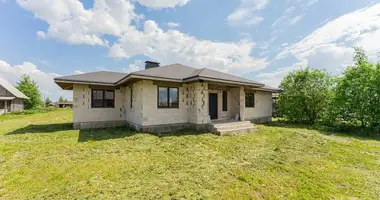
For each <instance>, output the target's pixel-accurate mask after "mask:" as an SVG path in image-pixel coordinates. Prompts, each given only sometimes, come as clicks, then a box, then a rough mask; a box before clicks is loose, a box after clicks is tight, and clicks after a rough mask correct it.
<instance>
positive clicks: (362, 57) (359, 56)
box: [354, 47, 368, 66]
mask: <svg viewBox="0 0 380 200" xmlns="http://www.w3.org/2000/svg"><path fill="white" fill-rule="evenodd" d="M354 51H355V53H354V62H355V65H356V66H358V65H360V64H362V63H367V62H368V57H367V55H366V54H365V51H364V49H363V48H361V47H355V48H354Z"/></svg>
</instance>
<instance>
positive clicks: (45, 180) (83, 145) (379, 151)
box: [0, 110, 380, 199]
mask: <svg viewBox="0 0 380 200" xmlns="http://www.w3.org/2000/svg"><path fill="white" fill-rule="evenodd" d="M70 121H71V111H70V110H58V111H52V112H49V113H41V114H33V115H17V116H16V115H8V116H0V199H357V198H358V199H380V140H379V139H378V138H360V137H352V136H349V135H339V134H331V133H324V132H320V131H316V130H312V129H306V128H290V127H279V126H276V124H274V125H267V126H263V125H258V126H257V127H258V131H257V132H254V133H247V134H244V135H242V136H231V137H220V136H215V135H212V134H196V133H192V132H186V133H185V132H184V133H178V134H172V135H165V136H161V137H158V136H154V135H151V134H144V133H137V132H134V131H131V130H127V129H126V128H117V129H101V130H85V131H79V130H72V128H71V124H70Z"/></svg>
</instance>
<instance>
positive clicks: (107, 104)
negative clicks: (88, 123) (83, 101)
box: [91, 89, 115, 108]
mask: <svg viewBox="0 0 380 200" xmlns="http://www.w3.org/2000/svg"><path fill="white" fill-rule="evenodd" d="M91 107H92V108H114V107H115V91H114V90H98V89H97V90H92V99H91Z"/></svg>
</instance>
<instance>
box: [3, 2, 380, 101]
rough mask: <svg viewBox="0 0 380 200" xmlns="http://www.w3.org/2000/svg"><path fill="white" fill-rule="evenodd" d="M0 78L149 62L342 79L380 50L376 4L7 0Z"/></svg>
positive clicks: (49, 84) (46, 92)
mask: <svg viewBox="0 0 380 200" xmlns="http://www.w3.org/2000/svg"><path fill="white" fill-rule="evenodd" d="M0 27H1V28H0V77H2V78H5V79H6V80H8V81H9V82H11V83H12V84H16V82H17V81H18V79H19V77H20V75H22V74H29V75H30V76H31V77H32V78H33V79H34V80H35V81H36V82H37V83H38V85H39V88H40V91H41V94H42V95H43V96H44V97H50V98H51V99H53V100H57V99H58V97H59V96H60V95H63V96H64V97H65V98H68V99H71V98H72V92H71V91H63V90H61V89H60V88H59V87H58V86H57V85H56V84H55V83H54V81H53V78H54V77H59V76H66V75H73V74H80V73H86V72H93V71H116V72H125V73H130V72H132V71H137V70H143V69H144V62H145V61H146V60H154V61H158V62H160V63H161V65H166V64H172V63H181V64H185V65H188V66H191V67H196V68H203V67H207V68H211V69H214V70H218V71H221V72H226V73H231V74H234V75H238V76H242V77H245V78H248V79H252V80H255V81H260V82H262V83H265V84H267V85H269V86H275V87H276V86H278V85H279V84H280V83H281V80H282V78H283V77H284V76H285V75H286V74H288V73H289V72H291V71H293V70H296V69H300V68H304V67H307V66H310V67H311V68H316V69H325V70H327V71H328V72H330V73H331V74H334V75H339V74H340V73H342V72H343V70H344V69H345V68H346V67H347V66H349V65H350V64H352V62H353V61H352V57H353V47H354V46H361V47H362V48H363V49H364V50H365V51H366V52H367V54H368V56H369V58H370V59H371V60H374V61H378V60H379V56H380V54H379V52H380V48H379V47H380V1H379V0H377V1H374V0H334V1H331V0H207V1H205V0H160V1H157V0H94V1H92V0H81V1H79V0H0Z"/></svg>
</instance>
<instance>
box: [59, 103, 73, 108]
mask: <svg viewBox="0 0 380 200" xmlns="http://www.w3.org/2000/svg"><path fill="white" fill-rule="evenodd" d="M56 107H57V108H72V107H73V102H71V101H68V102H57V104H56Z"/></svg>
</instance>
